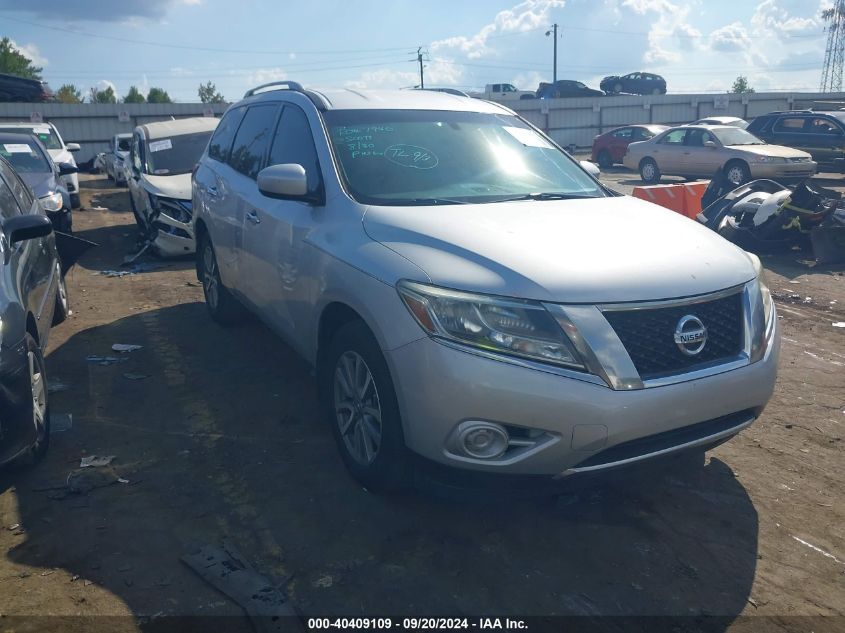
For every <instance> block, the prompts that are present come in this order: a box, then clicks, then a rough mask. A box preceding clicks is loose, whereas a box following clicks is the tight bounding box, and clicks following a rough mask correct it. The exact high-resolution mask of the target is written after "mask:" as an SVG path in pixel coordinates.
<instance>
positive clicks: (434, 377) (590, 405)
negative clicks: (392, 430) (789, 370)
mask: <svg viewBox="0 0 845 633" xmlns="http://www.w3.org/2000/svg"><path fill="white" fill-rule="evenodd" d="M779 353H780V338H779V332H778V327H777V324H776V323H775V325H774V327H773V328H772V331H771V332H770V333H769V337H768V339H767V349H766V352H765V354H764V356H763V357H762V358H761V359H760V360H759V361H757V362H755V363H751V364H748V365H745V366H743V367H740V368H738V369H732V370H730V371H725V372H724V373H717V374H715V375H709V376H707V377H703V378H697V379H691V380H689V381H687V382H679V383H675V384H670V385H665V386H656V387H650V388H645V389H635V390H628V391H626V390H614V389H611V388H609V387H607V386H605V385H602V384H596V383H595V382H588V381H587V380H584V379H579V378H575V377H571V376H563V375H560V374H559V373H556V372H554V371H552V370H549V371H543V370H540V369H537V368H533V367H528V366H524V365H520V364H516V363H512V362H509V361H507V360H496V359H494V358H491V357H488V356H484V355H482V354H479V353H474V352H473V351H469V350H466V349H457V348H455V347H452V346H449V345H446V344H443V343H439V342H437V341H435V340H432V339H430V338H425V339H421V340H418V341H415V342H413V343H409V344H408V345H405V346H403V347H400V348H398V349H395V350H393V351H390V352H387V353H386V354H385V356H386V358H387V361H388V364H389V366H390V369H391V373H392V375H393V378H394V385H395V387H396V392H397V398H398V400H399V406H400V410H401V414H402V419H403V428H404V434H405V442H406V444H407V446H408V448H410V449H411V450H412V451H414V452H415V453H417V454H419V455H420V456H422V457H424V458H426V459H428V460H431V461H434V462H438V463H440V464H444V465H448V466H453V467H457V468H463V469H469V470H475V471H486V472H493V473H504V474H512V475H545V476H550V477H561V476H567V475H570V474H574V473H577V472H583V471H586V470H590V471H596V470H605V469H609V468H613V467H616V466H621V465H626V464H630V463H633V462H637V461H643V460H645V459H648V458H650V457H657V456H662V455H666V454H669V453H673V452H676V451H679V450H682V449H686V448H692V447H694V446H702V447H704V446H708V445H712V444H714V443H717V442H718V441H719V440H722V439H724V438H727V437H730V436H732V435H734V434H735V433H737V432H739V431H740V430H742V428H745V427H746V426H748V425H749V424H750V423H751V421H753V419H754V418H756V417H757V416H758V415H759V414H760V412H761V411H762V410H763V408H764V407H765V405H766V403H767V402H768V400H769V398H770V397H771V395H772V391H773V389H774V384H775V378H776V375H777V365H778V357H779ZM726 416H733V417H730V418H726ZM722 418H725V419H726V420H727V422H724V421H720V419H722ZM464 421H487V422H495V423H498V424H501V425H504V426H505V427H506V428H509V429H510V428H514V427H515V428H521V429H534V430H538V431H540V432H541V433H542V434H541V436H540V437H541V440H540V441H539V442H538V444H537V445H536V446H534V447H533V448H530V449H527V450H521V451H514V452H513V453H512V454H511V456H509V453H505V455H503V456H502V457H501V458H499V459H497V460H484V461H482V460H474V459H471V458H468V457H465V456H461V455H458V454H456V453H455V452H454V451H453V450H452V448H451V446H452V445H453V436H454V430H455V427H456V426H457V425H458V424H460V423H461V422H464ZM705 422H708V423H712V424H711V426H707V427H696V428H702V431H701V432H700V433H698V434H697V435H695V436H693V435H690V434H686V435H684V433H683V432H681V433H676V435H672V432H677V431H678V430H682V429H687V428H688V427H692V425H698V424H701V423H705ZM694 430H695V429H694ZM659 434H666V435H659ZM653 436H657V437H658V439H657V440H656V441H655V442H652V443H649V442H641V443H639V444H635V445H633V446H634V452H633V453H632V451H631V450H623V449H626V447H627V448H630V447H631V446H632V445H631V444H627V443H629V442H634V441H635V440H642V438H651V437H653ZM675 436H677V438H678V439H677V441H676V442H675V443H674V444H672V443H671V442H670V443H669V445H668V446H667V443H666V441H665V438H666V437H675ZM660 438H663V439H662V440H661V439H660ZM623 444H624V445H626V446H625V447H622V449H619V450H618V451H617V455H621V458H620V459H617V458H616V457H614V455H613V454H612V453H609V451H610V449H613V448H614V447H619V446H621V445H623ZM637 446H641V447H642V448H641V449H640V450H639V452H637V449H636V447H637ZM604 454H608V455H610V457H609V458H608V459H603V458H602V457H601V456H600V455H604ZM591 458H592V462H588V460H591ZM585 462H586V463H587V465H584V464H585ZM591 463H592V464H593V466H596V465H598V466H599V467H598V468H596V467H593V466H590V465H589V464H591Z"/></svg>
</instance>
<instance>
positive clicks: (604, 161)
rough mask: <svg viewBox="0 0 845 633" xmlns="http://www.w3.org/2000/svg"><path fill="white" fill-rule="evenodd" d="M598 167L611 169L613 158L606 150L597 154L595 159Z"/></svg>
mask: <svg viewBox="0 0 845 633" xmlns="http://www.w3.org/2000/svg"><path fill="white" fill-rule="evenodd" d="M596 158H597V161H598V164H599V167H601V168H602V169H607V168H608V167H613V156H611V155H610V152H609V151H607V150H606V149H603V150H602V151H600V152H599V155H598V156H597V157H596Z"/></svg>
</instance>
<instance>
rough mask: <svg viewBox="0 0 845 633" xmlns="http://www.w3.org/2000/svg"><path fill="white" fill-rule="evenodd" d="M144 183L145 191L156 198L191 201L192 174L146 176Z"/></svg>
mask: <svg viewBox="0 0 845 633" xmlns="http://www.w3.org/2000/svg"><path fill="white" fill-rule="evenodd" d="M143 181H144V189H146V190H147V191H149V192H150V193H152V194H154V195H156V196H162V197H165V198H176V199H177V200H190V199H191V174H174V175H173V176H154V175H151V174H144V176H143Z"/></svg>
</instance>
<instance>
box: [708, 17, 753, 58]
mask: <svg viewBox="0 0 845 633" xmlns="http://www.w3.org/2000/svg"><path fill="white" fill-rule="evenodd" d="M709 41H710V48H712V49H713V50H714V51H721V52H724V53H731V52H737V51H746V50H748V49H750V48H751V38H750V37H749V36H748V31H747V30H746V29H745V27H744V26H743V25H742V23H740V22H731V23H730V24H726V25H725V26H723V27H721V28H718V29H716V30H715V31H713V32H712V33H710V38H709Z"/></svg>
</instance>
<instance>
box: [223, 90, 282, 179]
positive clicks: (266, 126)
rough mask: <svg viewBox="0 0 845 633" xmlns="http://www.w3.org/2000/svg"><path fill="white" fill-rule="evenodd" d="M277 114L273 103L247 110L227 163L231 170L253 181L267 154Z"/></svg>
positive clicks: (277, 111) (276, 108)
mask: <svg viewBox="0 0 845 633" xmlns="http://www.w3.org/2000/svg"><path fill="white" fill-rule="evenodd" d="M278 113H279V106H278V105H276V104H275V103H269V104H266V105H254V106H252V107H250V108H248V109H247V111H246V114H245V115H244V120H243V121H242V122H241V126H240V127H239V128H238V133H237V134H236V135H235V142H234V144H233V145H232V153H231V154H230V155H229V160H228V163H229V164H230V165H231V166H232V169H234V170H235V171H239V172H241V173H242V174H243V175H244V176H248V177H249V178H252V179H253V180H255V177H256V176H257V175H258V172H259V171H261V167H262V164H263V162H264V156H265V154H267V148H268V147H269V145H270V137H271V135H272V134H273V126H274V125H275V123H276V115H277V114H278Z"/></svg>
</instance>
